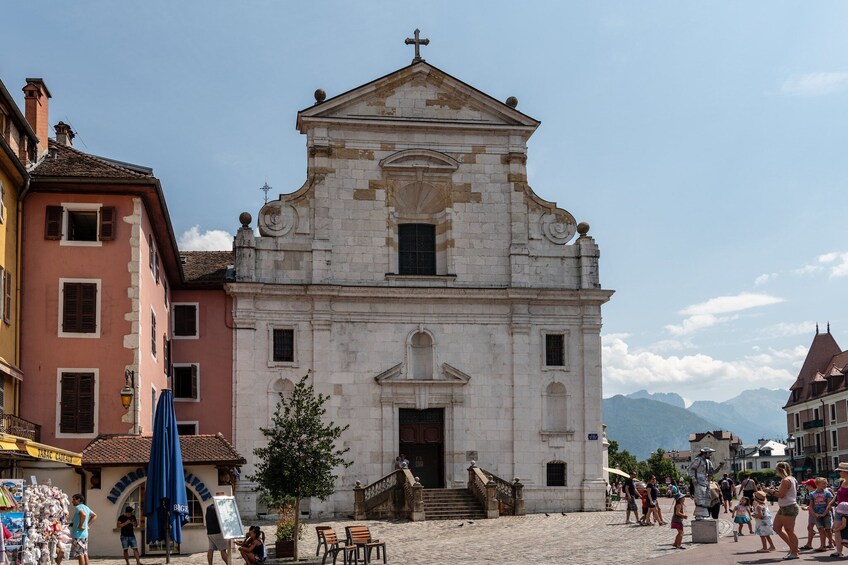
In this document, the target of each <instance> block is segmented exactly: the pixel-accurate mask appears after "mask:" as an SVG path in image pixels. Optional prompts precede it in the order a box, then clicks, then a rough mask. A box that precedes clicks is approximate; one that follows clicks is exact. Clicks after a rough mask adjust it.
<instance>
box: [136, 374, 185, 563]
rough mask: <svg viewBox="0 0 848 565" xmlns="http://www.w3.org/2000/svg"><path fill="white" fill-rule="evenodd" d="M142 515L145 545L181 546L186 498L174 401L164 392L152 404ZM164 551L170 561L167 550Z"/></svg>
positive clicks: (168, 550) (164, 390)
mask: <svg viewBox="0 0 848 565" xmlns="http://www.w3.org/2000/svg"><path fill="white" fill-rule="evenodd" d="M144 515H145V516H146V517H147V542H148V543H150V542H154V541H165V540H166V539H171V540H173V542H174V543H178V544H179V543H182V525H183V524H185V523H186V522H187V521H188V496H187V494H186V485H185V473H184V472H183V455H182V451H181V450H180V438H179V435H178V434H177V418H176V415H175V414H174V397H173V395H172V393H171V391H170V390H168V389H163V390H162V393H161V394H160V395H159V402H158V403H157V404H156V416H155V418H154V420H153V443H152V445H151V446H150V462H149V463H148V464H147V486H146V489H145V492H144ZM166 536H167V537H166ZM166 551H167V553H168V556H169V557H170V548H169V547H168V548H167V549H166Z"/></svg>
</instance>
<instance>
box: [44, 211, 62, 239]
mask: <svg viewBox="0 0 848 565" xmlns="http://www.w3.org/2000/svg"><path fill="white" fill-rule="evenodd" d="M44 239H62V207H61V206H48V207H47V214H46V217H45V221H44Z"/></svg>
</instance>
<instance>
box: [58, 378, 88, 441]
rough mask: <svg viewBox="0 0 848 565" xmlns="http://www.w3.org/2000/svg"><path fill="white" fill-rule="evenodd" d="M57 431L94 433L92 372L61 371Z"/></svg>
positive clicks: (64, 432)
mask: <svg viewBox="0 0 848 565" xmlns="http://www.w3.org/2000/svg"><path fill="white" fill-rule="evenodd" d="M60 386H61V392H60V396H59V398H60V400H59V414H60V416H59V432H60V433H63V434H93V433H94V373H71V372H68V373H62V375H61V381H60Z"/></svg>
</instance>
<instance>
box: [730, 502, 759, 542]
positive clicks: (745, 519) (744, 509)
mask: <svg viewBox="0 0 848 565" xmlns="http://www.w3.org/2000/svg"><path fill="white" fill-rule="evenodd" d="M749 502H750V501H749V500H748V497H747V496H743V497H742V499H741V500H740V501H739V504H737V505H736V508H734V509H733V521H734V522H736V523H737V524H739V535H740V536H744V535H745V534H743V533H742V526H744V525H745V524H748V533H749V534H753V533H754V528H753V527H752V526H751V509H750V508H748V503H749Z"/></svg>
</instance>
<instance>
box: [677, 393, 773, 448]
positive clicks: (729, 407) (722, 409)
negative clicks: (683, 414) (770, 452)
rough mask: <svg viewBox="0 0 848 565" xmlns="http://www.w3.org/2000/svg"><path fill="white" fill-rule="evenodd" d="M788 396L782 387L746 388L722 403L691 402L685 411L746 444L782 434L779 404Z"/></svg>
mask: <svg viewBox="0 0 848 565" xmlns="http://www.w3.org/2000/svg"><path fill="white" fill-rule="evenodd" d="M788 396H789V393H788V392H786V391H785V390H769V389H766V388H760V389H756V390H746V391H743V392H742V393H740V394H739V396H737V397H735V398H731V399H730V400H726V401H724V402H712V401H709V400H699V401H696V402H693V403H692V405H691V406H690V407H689V411H690V412H694V413H695V414H697V415H699V416H701V417H702V418H704V419H705V420H709V421H710V422H714V423H715V424H717V425H718V426H719V427H720V428H721V429H724V430H730V431H732V432H733V433H734V434H736V435H737V436H739V437H740V438H742V441H743V442H744V443H749V444H750V443H755V442H756V441H757V440H758V439H760V438H766V439H781V438H784V437H786V434H787V432H786V412H784V411H783V405H784V404H786V400H787V398H788Z"/></svg>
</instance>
